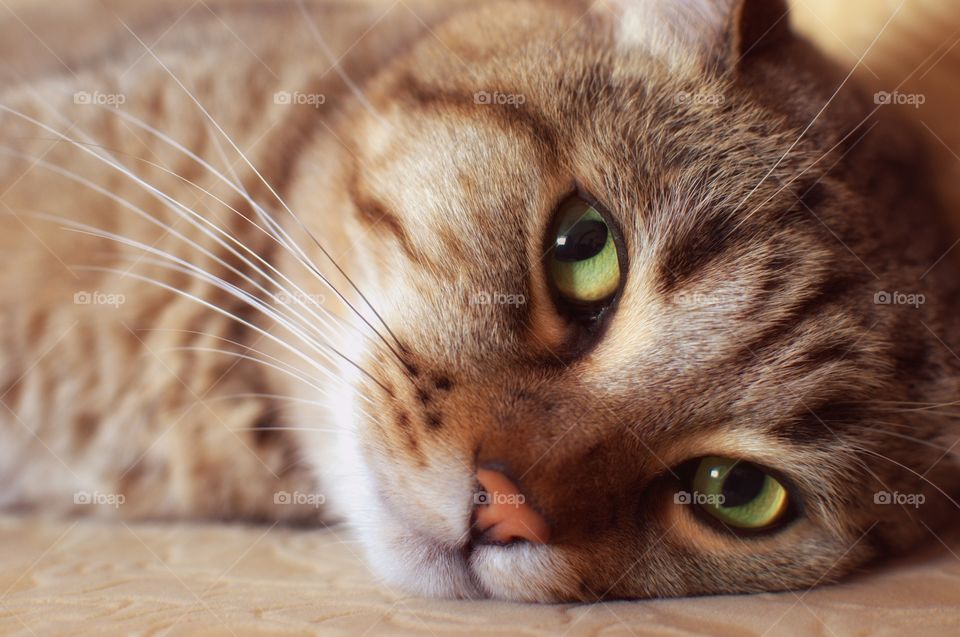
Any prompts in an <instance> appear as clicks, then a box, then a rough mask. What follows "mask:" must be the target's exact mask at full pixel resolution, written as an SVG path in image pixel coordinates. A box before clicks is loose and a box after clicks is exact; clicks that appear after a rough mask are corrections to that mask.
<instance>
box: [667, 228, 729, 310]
mask: <svg viewBox="0 0 960 637" xmlns="http://www.w3.org/2000/svg"><path fill="white" fill-rule="evenodd" d="M731 232H732V234H731ZM738 235H740V233H739V232H738V231H734V226H733V225H732V223H731V219H730V218H729V217H728V216H726V215H716V216H714V217H712V218H711V219H709V220H707V221H706V222H704V223H702V224H701V225H700V226H699V227H697V228H693V229H690V230H689V231H688V232H686V233H685V234H684V235H682V236H680V237H674V238H673V239H672V240H671V241H670V242H669V243H668V245H667V247H666V249H665V250H666V251H665V253H664V254H663V256H662V259H661V261H660V268H659V270H660V272H659V274H660V291H661V292H662V293H663V294H671V293H673V292H676V291H677V289H678V288H679V287H680V286H681V285H683V284H684V283H685V282H687V281H689V280H690V279H691V278H692V277H693V276H695V275H696V274H697V273H698V272H700V271H701V270H703V269H704V268H706V267H707V266H709V265H710V264H711V263H712V262H714V261H716V260H717V259H719V258H720V257H721V256H722V255H723V254H724V253H725V252H727V251H728V249H730V248H731V247H732V246H735V245H737V242H738V240H739V239H740V237H739V236H738Z"/></svg>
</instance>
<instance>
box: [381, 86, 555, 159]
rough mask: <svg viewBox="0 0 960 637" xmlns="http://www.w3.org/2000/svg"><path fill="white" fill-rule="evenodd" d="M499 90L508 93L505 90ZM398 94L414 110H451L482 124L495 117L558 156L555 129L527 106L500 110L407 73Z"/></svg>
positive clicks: (524, 104) (505, 126)
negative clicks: (405, 99)
mask: <svg viewBox="0 0 960 637" xmlns="http://www.w3.org/2000/svg"><path fill="white" fill-rule="evenodd" d="M494 88H496V87H491V89H490V90H494ZM497 90H500V91H501V92H509V90H507V89H505V88H499V89H497ZM397 91H398V92H399V93H400V94H401V95H406V96H407V97H408V100H407V101H408V102H410V103H412V105H413V106H415V107H419V108H423V109H431V110H440V109H448V110H451V111H454V112H457V113H459V114H462V115H463V116H465V117H470V118H474V119H478V120H480V121H485V120H488V119H489V118H495V119H496V120H497V121H498V122H499V123H500V125H501V126H502V127H503V128H505V129H508V130H517V129H521V130H526V131H528V132H529V133H530V134H531V135H532V136H533V137H534V138H535V139H536V140H537V141H539V142H540V143H541V144H543V145H544V146H545V149H544V150H545V153H544V155H545V156H547V157H554V156H557V149H558V145H557V137H556V135H555V134H554V132H553V128H552V126H550V124H549V122H548V121H547V120H546V119H545V118H544V116H543V114H541V113H539V112H537V111H536V110H535V109H533V108H532V107H531V106H530V105H529V104H527V103H523V104H515V105H509V106H504V107H501V108H496V107H491V106H490V105H488V104H481V103H478V102H477V99H476V94H475V93H473V92H471V93H457V92H452V91H447V90H442V89H437V88H433V87H429V86H425V85H424V84H423V83H422V82H420V80H418V79H417V78H415V77H414V76H413V75H411V74H407V75H406V76H405V77H404V78H403V79H402V81H400V82H399V83H398V84H397Z"/></svg>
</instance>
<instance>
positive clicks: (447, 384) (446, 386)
mask: <svg viewBox="0 0 960 637" xmlns="http://www.w3.org/2000/svg"><path fill="white" fill-rule="evenodd" d="M433 386H434V387H435V388H436V389H437V391H450V390H451V389H453V381H452V380H450V379H449V378H448V377H447V376H444V375H442V374H439V375H437V376H434V377H433Z"/></svg>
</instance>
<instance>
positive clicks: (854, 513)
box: [335, 2, 943, 601]
mask: <svg viewBox="0 0 960 637" xmlns="http://www.w3.org/2000/svg"><path fill="white" fill-rule="evenodd" d="M648 4H650V3H644V2H624V3H618V5H616V6H611V7H603V8H601V9H599V10H594V11H590V12H587V10H586V9H585V8H584V7H580V6H578V5H573V6H570V7H566V6H565V7H563V8H560V7H557V6H556V5H553V6H551V7H550V8H546V7H544V6H541V5H536V4H529V5H528V4H525V3H510V5H509V9H507V8H506V7H497V6H491V7H488V8H487V9H486V10H481V11H480V12H478V13H476V14H473V15H470V16H465V17H462V18H460V19H459V20H455V21H454V22H453V23H451V24H448V25H446V26H445V27H444V28H443V29H441V30H440V31H439V32H438V33H437V34H436V35H435V36H433V35H430V36H427V37H426V38H425V40H424V41H422V42H421V43H420V44H419V45H418V47H417V48H416V49H415V50H414V51H413V52H412V53H411V55H410V57H409V58H406V59H404V60H403V61H402V62H401V63H399V64H398V65H396V66H395V67H394V68H393V69H391V70H390V71H389V72H388V73H386V74H385V75H384V76H383V77H381V78H380V79H379V80H378V82H377V83H376V84H375V85H374V86H373V87H372V88H371V90H370V91H369V92H368V95H369V97H370V99H371V102H372V104H373V106H374V108H375V109H376V112H375V113H364V114H361V115H358V116H357V119H356V121H355V123H354V125H355V126H357V127H359V128H358V129H355V130H358V131H359V132H357V133H356V138H355V142H353V143H354V144H355V145H354V147H353V148H352V152H353V153H354V154H355V157H356V163H355V166H354V174H353V177H352V178H351V180H350V185H349V190H350V193H351V199H352V202H351V203H350V205H349V206H348V208H349V209H350V212H349V214H351V215H353V216H354V217H355V219H354V223H355V226H356V227H355V229H356V232H357V233H358V234H362V235H363V236H364V237H365V240H364V241H363V242H362V246H363V248H359V247H358V248H357V249H358V250H361V252H362V260H363V261H364V262H366V263H368V265H369V271H368V273H367V274H366V275H365V276H364V277H363V278H362V283H363V285H362V287H363V291H364V292H365V293H366V294H367V295H368V296H369V297H370V298H372V299H375V302H374V305H375V306H376V307H377V310H378V311H379V312H380V313H381V315H382V318H383V321H384V323H385V324H386V325H388V326H389V328H390V331H391V332H392V335H388V334H387V332H386V330H385V329H384V328H382V326H381V329H380V331H381V332H382V333H383V334H384V336H385V339H384V341H379V340H377V339H371V340H369V341H365V342H364V343H363V347H362V349H361V350H360V351H357V352H355V354H356V357H357V359H358V361H359V363H360V365H361V366H362V367H363V368H364V369H365V370H367V371H368V372H369V374H370V375H369V376H365V375H362V374H357V375H356V379H355V392H354V396H353V397H351V398H350V400H349V401H347V402H346V403H344V406H342V407H341V408H340V409H341V415H342V416H344V417H345V418H347V419H348V421H349V427H348V429H349V432H348V434H347V435H346V436H345V437H344V440H343V443H344V453H346V454H349V455H346V456H343V457H344V458H345V460H344V462H345V463H347V462H354V463H356V465H355V467H354V468H355V469H356V470H355V475H353V477H351V478H349V479H348V482H349V484H347V485H341V486H342V488H343V491H344V492H345V493H348V494H349V496H348V497H350V498H352V501H350V502H347V503H346V504H344V505H343V506H344V507H345V508H346V509H347V510H348V515H349V517H350V518H351V521H352V522H354V524H355V525H356V526H357V528H358V529H359V530H360V533H361V538H362V540H363V542H364V543H365V545H366V547H365V548H366V549H367V552H368V554H369V556H370V559H371V561H372V563H373V565H374V567H375V568H376V569H377V570H378V572H380V573H381V574H383V575H385V576H386V577H387V578H388V579H389V581H391V582H395V583H399V584H402V585H403V586H405V587H408V588H411V589H413V590H416V591H420V592H424V593H429V594H438V595H461V596H476V595H480V596H482V595H489V596H495V597H503V598H510V599H521V600H549V601H553V600H594V599H597V598H598V597H646V596H661V595H683V594H698V593H710V592H732V591H753V590H777V589H784V588H792V587H800V586H810V585H814V584H816V583H818V582H820V581H823V580H829V579H831V578H834V577H836V576H837V575H839V574H842V573H844V572H846V571H849V570H850V569H851V568H852V567H854V566H856V565H859V564H861V563H863V562H864V561H865V560H866V559H868V558H870V557H872V556H874V555H876V554H877V553H878V551H879V549H880V547H881V545H882V544H883V543H884V542H888V543H892V544H897V543H898V542H901V541H902V542H906V539H905V538H907V537H909V536H910V535H911V533H912V531H910V532H906V531H904V532H901V530H902V527H903V526H904V525H908V526H909V525H910V522H909V520H910V518H911V517H914V516H917V515H919V513H918V511H919V509H915V508H911V507H909V506H907V507H902V506H885V505H884V503H883V502H878V501H877V499H876V498H875V497H874V494H875V493H877V492H879V491H882V490H884V489H885V488H886V489H887V490H889V491H891V492H893V491H899V492H902V493H926V494H932V493H935V492H934V491H932V490H931V489H930V488H929V485H927V484H925V483H924V482H923V481H922V480H919V479H916V478H915V476H914V475H912V473H910V472H908V471H904V470H902V469H901V468H899V467H898V466H897V465H896V464H893V463H894V462H895V463H899V464H902V465H905V466H907V467H910V468H911V469H915V470H916V471H917V472H922V471H924V470H925V469H926V468H927V467H928V466H929V465H930V464H932V461H933V460H935V459H936V457H937V456H938V455H939V454H940V452H939V451H937V450H936V449H929V448H925V447H922V446H919V445H912V446H911V445H905V444H899V445H898V444H893V445H891V442H890V438H889V437H888V436H885V435H884V432H883V431H878V430H877V427H878V425H877V423H876V422H875V420H874V418H875V417H871V415H870V406H872V405H876V404H877V402H878V401H880V400H907V399H909V398H912V397H915V393H914V392H920V393H921V394H922V393H923V392H924V391H927V389H926V388H925V387H923V386H921V385H922V382H923V380H922V379H921V378H919V376H921V375H920V374H919V373H918V372H917V368H918V365H919V363H918V362H919V361H921V360H923V361H926V360H928V359H929V358H930V357H932V356H933V355H932V354H929V353H928V352H927V351H926V349H925V348H927V347H928V346H929V345H928V343H927V342H926V341H925V340H924V338H923V337H922V336H921V335H920V334H919V331H920V330H922V327H921V326H920V323H919V321H917V320H916V319H915V317H916V314H913V315H910V316H907V315H906V314H905V312H910V311H914V309H913V308H911V309H909V310H899V311H898V310H893V309H891V308H889V307H886V306H878V305H876V304H875V303H874V295H875V293H877V292H878V291H880V290H882V289H884V288H889V289H895V288H896V286H897V285H898V284H901V283H902V281H912V280H914V279H915V278H916V277H915V276H913V274H912V273H911V272H910V268H911V267H914V268H915V267H917V266H913V265H910V264H907V263H901V262H900V261H899V259H900V257H899V256H898V255H897V254H894V253H893V251H892V250H891V249H890V248H889V245H888V242H887V240H886V238H885V236H886V235H885V234H884V229H882V228H880V229H878V228H876V227H871V229H870V231H869V232H858V231H857V230H856V228H857V227H858V224H860V225H863V224H865V223H868V220H869V218H870V215H874V216H877V215H879V216H884V215H886V214H887V212H885V211H883V210H880V209H879V208H882V207H883V206H886V205H888V202H887V201H880V202H877V201H876V200H873V201H872V202H871V199H870V193H865V192H863V191H862V190H858V188H857V187H856V186H854V185H851V183H848V182H853V181H855V180H856V179H857V177H855V175H854V173H853V172H852V171H848V170H846V169H845V168H843V167H842V166H841V167H836V166H837V161H838V159H839V158H840V156H841V155H842V153H843V152H844V151H846V150H847V149H848V148H851V147H852V141H853V140H852V139H851V140H850V143H845V144H841V145H840V146H839V147H837V148H832V147H833V146H834V145H835V144H837V142H838V141H840V140H841V139H842V138H843V136H844V132H849V130H850V127H849V126H848V123H847V120H845V119H843V118H844V117H845V115H844V113H841V114H839V115H838V114H835V113H833V112H830V113H827V114H826V115H825V116H824V117H823V118H821V119H820V120H818V122H817V124H816V125H815V126H814V127H812V128H811V130H810V131H808V133H807V134H806V135H805V136H804V138H803V139H802V140H801V141H799V142H798V143H795V142H796V140H797V139H798V137H799V134H800V131H801V130H802V129H803V125H804V124H805V123H806V122H807V121H809V120H810V119H812V118H813V115H815V114H816V113H817V111H818V110H819V109H820V107H821V106H822V105H823V103H824V102H825V101H826V98H825V97H824V96H823V95H824V91H823V90H821V89H818V88H816V87H815V86H812V83H815V81H816V79H817V78H816V75H817V73H818V72H816V71H812V70H811V71H809V72H808V75H807V76H803V75H802V73H803V72H804V71H803V69H804V68H806V67H803V66H801V65H800V64H799V63H797V62H796V61H791V59H790V57H791V55H792V54H793V53H795V52H796V51H802V52H806V51H807V50H806V48H805V47H804V45H802V44H800V43H797V42H794V41H790V42H773V43H772V44H769V43H767V42H766V41H764V42H761V43H760V45H761V46H758V47H757V49H758V53H757V54H756V55H755V54H754V53H750V54H749V55H747V56H743V57H742V58H741V55H740V54H741V53H742V52H743V51H744V50H746V49H747V48H748V47H754V46H756V45H757V44H758V43H757V41H756V40H755V39H754V40H751V39H749V37H748V36H749V34H750V33H765V32H767V31H765V30H758V29H757V25H756V24H752V23H750V24H748V21H749V20H756V21H759V23H760V25H761V26H763V25H765V26H769V25H771V24H774V20H775V19H776V18H779V17H780V16H779V15H777V16H774V17H772V18H771V17H770V16H766V15H763V14H765V13H767V12H768V10H766V9H756V8H753V7H752V4H754V3H747V4H748V6H747V7H745V8H743V11H744V13H746V12H748V11H751V12H754V13H757V14H759V15H755V16H746V15H740V14H738V13H737V10H738V9H739V7H725V3H723V2H717V3H707V2H704V3H696V2H687V3H682V2H681V3H677V4H678V5H680V6H681V7H682V8H685V9H689V10H691V11H693V13H692V14H691V15H692V16H694V17H693V18H691V19H689V20H688V21H679V22H677V21H671V18H670V16H658V17H657V18H656V19H660V20H663V21H664V23H663V24H662V25H661V27H662V28H659V30H658V29H653V30H652V32H656V33H660V34H666V35H663V38H662V39H663V41H662V42H660V41H656V42H655V41H654V39H653V38H652V36H650V35H646V36H643V34H642V33H641V34H640V36H642V37H639V38H637V37H633V38H632V37H631V33H624V31H623V29H624V28H626V27H629V25H630V24H641V23H644V22H643V21H644V20H648V19H651V18H650V16H651V15H653V14H651V13H649V11H650V10H649V8H648V7H647V5H648ZM772 4H774V5H776V4H777V3H772ZM705 7H707V8H709V10H707V9H704V8H705ZM701 9H704V10H703V11H700V10H701ZM507 10H509V12H510V19H509V20H503V19H502V17H503V16H502V13H503V12H504V11H507ZM621 12H625V13H621ZM631 12H640V14H639V15H636V14H631ZM644 12H647V13H644ZM738 20H739V22H738ZM618 25H621V26H618ZM623 25H626V27H624V26H623ZM745 25H747V26H745ZM671 26H672V27H673V28H674V29H675V30H679V31H680V32H682V34H681V33H672V32H671V31H670V28H669V27H671ZM618 30H619V31H618ZM687 31H689V33H687ZM778 31H779V29H774V30H773V31H771V32H778ZM632 35H633V36H637V33H633V34H632ZM777 37H786V36H785V35H784V34H782V33H779V34H778V36H777ZM767 46H773V47H783V50H781V51H779V52H778V53H776V54H773V55H770V54H769V53H762V54H761V53H759V51H760V49H763V48H764V47H767ZM778 56H779V58H783V59H784V60H785V61H784V62H783V66H782V67H777V66H776V63H775V62H771V61H770V59H767V58H770V57H772V58H773V59H774V60H776V59H778ZM778 68H779V69H780V71H779V72H781V73H783V74H787V75H789V79H785V80H782V82H781V83H780V84H779V85H778V86H779V88H778V89H776V90H782V91H786V92H787V93H788V94H790V93H789V91H788V90H787V88H784V87H785V86H787V85H790V84H796V85H798V86H805V87H807V88H806V89H805V90H807V91H808V92H807V93H805V94H791V95H792V98H791V99H792V100H793V101H792V102H790V103H787V102H784V103H783V104H781V105H780V106H782V109H781V110H780V111H779V112H777V111H776V110H775V108H776V106H775V105H772V104H770V103H769V102H764V101H763V99H762V98H761V94H763V90H762V88H763V87H762V86H761V87H760V88H759V89H758V88H757V84H758V83H761V84H762V82H764V81H766V80H763V78H764V77H767V76H775V75H776V72H777V69H778ZM830 81H832V80H830ZM827 83H828V84H829V81H828V82H827ZM833 86H835V85H833ZM771 90H772V91H774V92H775V89H771ZM766 95H767V96H768V97H769V95H770V93H766ZM825 95H826V97H829V91H827V92H826V93H825ZM844 99H848V98H844ZM771 101H775V100H771ZM843 108H848V109H853V108H854V107H853V106H850V105H849V104H848V106H846V107H843ZM843 108H840V109H839V110H841V111H842V110H843ZM852 121H853V123H854V124H856V123H857V122H859V121H860V120H859V119H858V118H854V119H853V120H852ZM845 126H847V128H844V127H845ZM854 137H859V135H855V136H854ZM788 151H789V152H788ZM828 153H829V154H828ZM825 155H826V158H823V157H824V156H825ZM818 160H820V161H819V162H818V163H814V162H817V161H818ZM811 166H812V167H811ZM831 167H834V171H833V172H831V173H830V174H826V173H827V170H828V169H830V168H831ZM858 183H859V182H858ZM889 232H890V233H895V232H897V230H896V229H895V228H893V227H891V228H890V229H889ZM889 244H890V245H892V242H889ZM571 246H572V247H571ZM884 251H889V252H890V254H887V253H886V252H884ZM878 254H882V255H886V256H885V257H884V259H885V261H886V262H884V261H878V260H877V258H876V255H878ZM855 255H863V257H862V258H866V259H870V260H871V263H872V264H873V265H874V269H875V270H877V277H876V278H875V277H874V275H873V274H872V273H871V272H870V271H869V269H867V268H865V267H864V266H863V265H862V264H861V263H860V262H859V259H860V257H859V256H855ZM868 255H869V256H868ZM887 257H889V258H887ZM921 261H922V259H921ZM914 287H916V286H914ZM916 291H917V292H920V291H921V290H919V289H918V290H916ZM928 320H936V319H935V318H930V317H929V315H928ZM377 325H378V326H379V323H378V324H377ZM388 345H389V346H388ZM910 362H913V363H918V364H917V365H914V366H913V368H911V369H909V370H907V369H905V367H908V366H909V363H910ZM908 372H909V373H912V374H913V375H914V377H915V378H917V383H918V384H916V385H914V386H912V387H903V386H901V385H899V384H898V383H899V377H898V374H900V373H908ZM931 382H932V381H931ZM901 418H902V417H901V415H900V414H887V415H886V418H885V420H886V421H888V422H894V421H897V422H900V421H901ZM903 422H909V423H910V424H911V426H912V427H913V429H912V431H911V433H912V434H913V435H915V436H919V437H929V432H928V431H927V430H926V429H924V427H928V426H930V425H929V423H927V422H926V421H920V422H918V421H917V420H916V419H912V420H903ZM894 426H895V425H890V427H894ZM881 429H882V427H881ZM893 430H894V431H896V430H895V429H893ZM872 453H882V454H884V455H886V456H889V457H890V458H891V459H892V460H891V461H887V460H881V459H878V458H876V457H874V456H872V455H871V454H872ZM346 458H350V459H351V460H346ZM705 458H706V459H707V460H703V459H705ZM725 463H726V464H725ZM733 465H736V466H735V467H734V468H731V467H732V466H733ZM483 468H492V469H495V470H496V471H499V472H501V473H502V474H503V475H505V476H508V477H509V479H510V480H511V481H512V482H513V483H514V484H515V485H517V488H518V490H519V492H520V493H522V495H523V498H522V500H523V501H524V503H523V505H522V506H523V507H524V510H525V511H528V512H529V511H533V512H535V513H534V516H535V517H536V519H537V520H538V521H540V522H542V523H543V525H544V528H545V529H546V530H545V531H543V532H542V533H539V534H538V533H533V535H532V536H531V534H525V533H520V534H519V535H518V538H519V539H520V541H515V542H508V543H502V542H501V543H493V542H489V541H488V540H489V537H484V536H482V535H479V534H478V533H477V531H476V528H474V530H473V532H471V525H473V524H474V523H475V522H476V520H477V509H478V507H483V506H485V505H484V504H483V503H482V500H479V501H478V499H477V495H476V494H477V493H478V489H479V486H478V479H477V471H478V470H480V469H483ZM929 477H930V479H932V480H940V481H942V480H943V476H941V474H940V472H939V469H937V470H934V471H933V472H931V473H930V474H929ZM941 483H942V482H941ZM335 486H336V485H335ZM678 493H680V494H681V495H679V496H678ZM490 495H492V496H494V497H496V496H497V494H496V493H493V494H490ZM500 495H516V494H500ZM711 498H712V499H711ZM722 498H731V499H733V500H736V501H735V502H730V501H727V502H722ZM931 498H932V495H927V499H931ZM691 501H693V502H691ZM478 502H480V504H478ZM520 506H521V504H518V505H517V507H518V508H519V507H520ZM520 536H524V537H520Z"/></svg>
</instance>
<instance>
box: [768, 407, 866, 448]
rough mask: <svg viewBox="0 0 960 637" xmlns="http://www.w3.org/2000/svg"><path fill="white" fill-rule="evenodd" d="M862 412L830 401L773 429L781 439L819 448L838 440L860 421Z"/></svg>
mask: <svg viewBox="0 0 960 637" xmlns="http://www.w3.org/2000/svg"><path fill="white" fill-rule="evenodd" d="M862 419H863V411H862V409H860V408H859V407H857V406H855V405H851V404H848V403H843V402H835V401H834V402H827V403H824V404H822V405H818V406H814V407H811V408H809V409H806V410H804V411H802V412H801V413H798V414H797V415H796V416H795V417H794V418H790V419H788V420H785V421H784V422H783V423H782V424H780V425H779V426H778V427H776V429H775V430H774V433H775V434H776V435H777V437H779V438H780V439H782V440H784V441H786V442H789V443H792V444H795V445H800V446H805V447H819V446H822V445H823V444H834V443H836V442H837V434H838V433H840V432H842V431H844V429H845V427H846V426H848V425H852V424H855V423H858V422H860V421H861V420H862Z"/></svg>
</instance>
